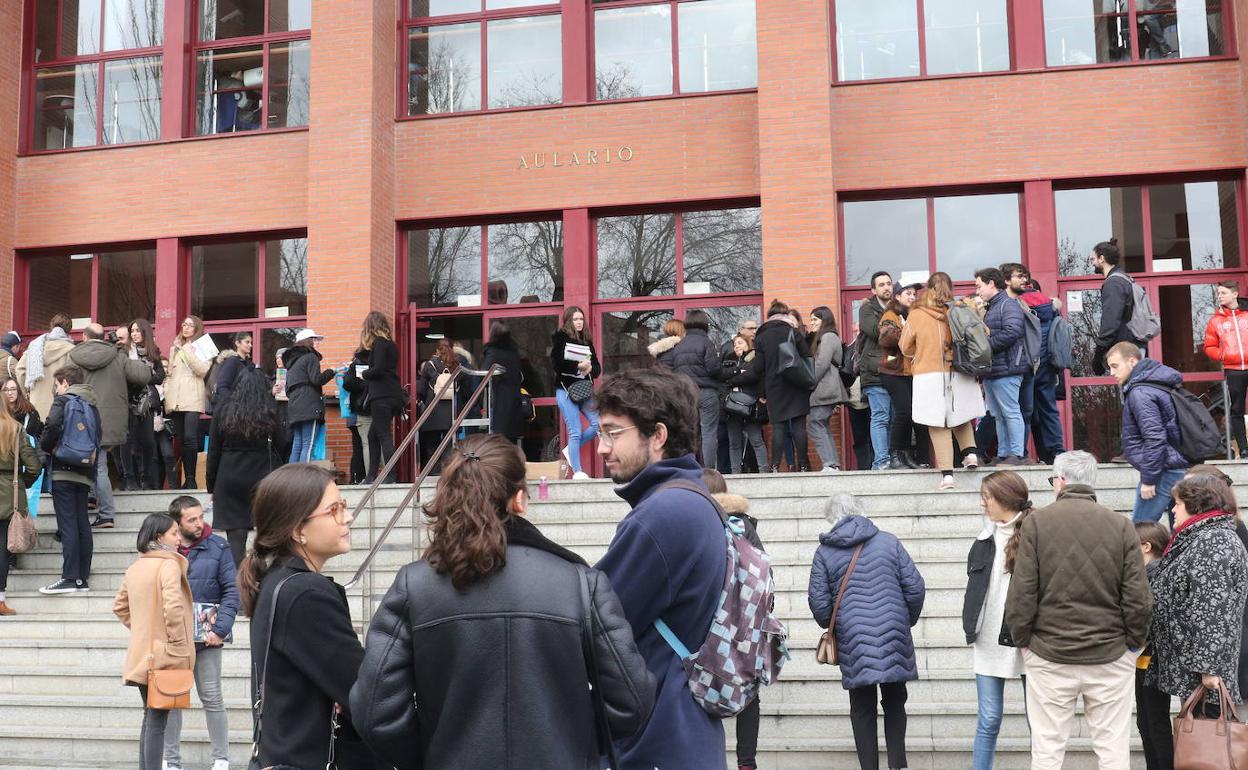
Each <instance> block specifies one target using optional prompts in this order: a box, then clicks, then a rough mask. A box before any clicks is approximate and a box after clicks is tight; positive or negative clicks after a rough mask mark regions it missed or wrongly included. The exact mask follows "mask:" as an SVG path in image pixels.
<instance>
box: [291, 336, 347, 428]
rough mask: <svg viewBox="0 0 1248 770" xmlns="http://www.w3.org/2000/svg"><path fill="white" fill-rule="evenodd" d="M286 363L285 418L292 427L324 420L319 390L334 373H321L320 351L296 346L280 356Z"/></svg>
mask: <svg viewBox="0 0 1248 770" xmlns="http://www.w3.org/2000/svg"><path fill="white" fill-rule="evenodd" d="M282 361H283V363H285V364H286V397H287V398H288V399H289V403H288V404H287V407H286V419H287V421H288V422H289V423H290V424H291V425H294V424H296V423H300V422H307V421H308V420H323V419H325V399H324V398H323V397H322V396H321V387H322V386H324V385H325V383H327V382H329V381H330V380H332V379H334V370H333V369H326V370H324V371H322V370H321V352H320V351H319V350H317V349H315V348H310V347H308V346H307V345H295V346H294V347H292V348H290V349H289V350H287V351H286V355H284V356H282Z"/></svg>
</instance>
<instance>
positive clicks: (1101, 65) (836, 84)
mask: <svg viewBox="0 0 1248 770" xmlns="http://www.w3.org/2000/svg"><path fill="white" fill-rule="evenodd" d="M1238 59H1239V56H1238V55H1235V54H1222V55H1220V56H1199V57H1195V56H1194V57H1192V58H1190V59H1143V60H1139V61H1120V62H1096V63H1094V64H1071V65H1064V66H1056V67H1035V68H1032V69H1014V70H994V71H993V72H958V73H952V74H948V75H922V76H919V75H915V76H911V77H897V78H876V79H873V80H838V81H833V82H832V87H833V88H851V87H853V86H873V85H883V84H888V83H916V82H918V83H922V82H927V81H931V80H962V79H965V78H988V77H1002V76H1008V75H1034V74H1037V73H1041V72H1078V71H1082V70H1099V69H1122V68H1133V67H1153V66H1173V65H1176V64H1203V63H1206V62H1225V61H1236V60H1238Z"/></svg>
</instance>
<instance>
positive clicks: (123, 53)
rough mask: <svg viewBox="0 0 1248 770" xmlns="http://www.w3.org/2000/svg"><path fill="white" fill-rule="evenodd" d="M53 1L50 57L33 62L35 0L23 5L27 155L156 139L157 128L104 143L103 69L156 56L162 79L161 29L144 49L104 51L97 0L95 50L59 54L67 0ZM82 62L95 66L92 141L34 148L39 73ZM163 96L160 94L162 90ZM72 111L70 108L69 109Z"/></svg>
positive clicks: (101, 0)
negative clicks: (147, 135)
mask: <svg viewBox="0 0 1248 770" xmlns="http://www.w3.org/2000/svg"><path fill="white" fill-rule="evenodd" d="M152 1H153V2H156V3H160V4H164V3H165V0H152ZM55 2H56V33H55V35H54V37H55V39H56V50H55V51H54V52H53V56H52V58H51V59H45V60H43V61H39V62H36V61H34V56H35V46H34V42H35V40H36V39H37V31H36V24H37V23H38V16H39V14H38V12H37V7H38V3H39V0H27V2H26V4H25V8H26V11H27V15H28V19H29V21H28V23H27V24H26V30H27V31H26V37H27V40H28V44H27V45H26V46H25V48H26V60H25V61H26V63H27V66H28V67H29V73H30V74H29V80H28V81H27V93H28V94H29V97H28V99H26V104H27V112H28V113H29V114H27V115H26V116H25V117H24V119H23V121H22V125H23V126H24V127H25V128H26V132H27V142H25V145H26V150H27V152H29V153H31V154H44V153H53V152H68V151H71V150H84V149H88V148H90V147H113V146H119V145H126V144H143V143H146V142H150V141H156V140H157V139H159V138H160V136H159V134H160V131H158V132H157V136H156V137H154V138H153V139H150V140H142V141H140V142H110V143H107V144H106V143H105V142H104V114H103V113H104V71H105V67H106V65H107V64H109V63H111V62H117V61H126V60H130V59H142V58H157V59H161V64H160V66H161V77H162V79H163V78H164V69H165V67H164V61H163V59H162V55H163V53H164V45H163V43H164V41H163V36H164V30H163V28H162V30H161V36H162V41H161V43H158V44H157V45H155V46H149V47H146V48H122V49H118V50H114V51H105V50H104V30H105V26H106V25H105V23H104V18H105V11H106V10H107V0H98V2H99V5H100V15H99V18H100V29H99V38H98V40H97V41H96V42H97V46H96V48H97V51H98V53H93V54H83V55H80V56H62V54H61V52H62V39H63V36H64V33H65V32H66V29H65V23H64V13H65V3H66V2H67V0H55ZM89 2H92V0H81V3H82V4H86V3H89ZM82 65H94V66H95V69H96V75H95V81H96V82H95V92H96V93H95V142H94V143H92V144H90V145H82V146H80V147H72V146H71V147H46V148H42V149H37V148H36V147H35V119H36V117H37V116H38V114H39V113H40V112H41V111H42V109H41V108H40V106H39V105H37V104H35V95H36V94H37V93H38V78H39V73H40V72H42V71H45V70H49V69H60V68H64V67H75V68H76V67H78V66H82ZM162 97H163V93H162ZM70 112H72V110H70Z"/></svg>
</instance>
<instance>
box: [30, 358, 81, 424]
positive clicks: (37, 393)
mask: <svg viewBox="0 0 1248 770" xmlns="http://www.w3.org/2000/svg"><path fill="white" fill-rule="evenodd" d="M73 349H74V343H73V342H70V341H69V340H47V341H46V342H45V343H44V345H43V377H40V378H39V380H38V381H37V382H35V386H34V387H33V388H31V389H30V393H29V397H30V403H32V404H34V405H35V409H37V410H39V416H40V417H42V418H43V419H44V420H47V419H48V412H50V411H52V399H54V398H56V381H55V380H54V379H53V377H52V375H54V374H56V370H57V369H60V368H61V367H62V366H64V365H65V364H67V363H69V353H70V351H72V350H73ZM26 355H27V354H26V353H23V354H22V358H21V360H19V361H18V362H17V381H18V382H20V383H21V384H22V387H23V388H25V387H26Z"/></svg>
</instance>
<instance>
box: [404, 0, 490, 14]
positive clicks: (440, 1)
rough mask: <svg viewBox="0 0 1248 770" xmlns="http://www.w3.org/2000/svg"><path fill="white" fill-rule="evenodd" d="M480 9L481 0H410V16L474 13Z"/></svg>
mask: <svg viewBox="0 0 1248 770" xmlns="http://www.w3.org/2000/svg"><path fill="white" fill-rule="evenodd" d="M480 10H481V0H412V2H411V11H410V13H411V17H412V18H413V19H419V18H423V17H425V16H453V15H455V14H459V13H476V12H477V11H480Z"/></svg>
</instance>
